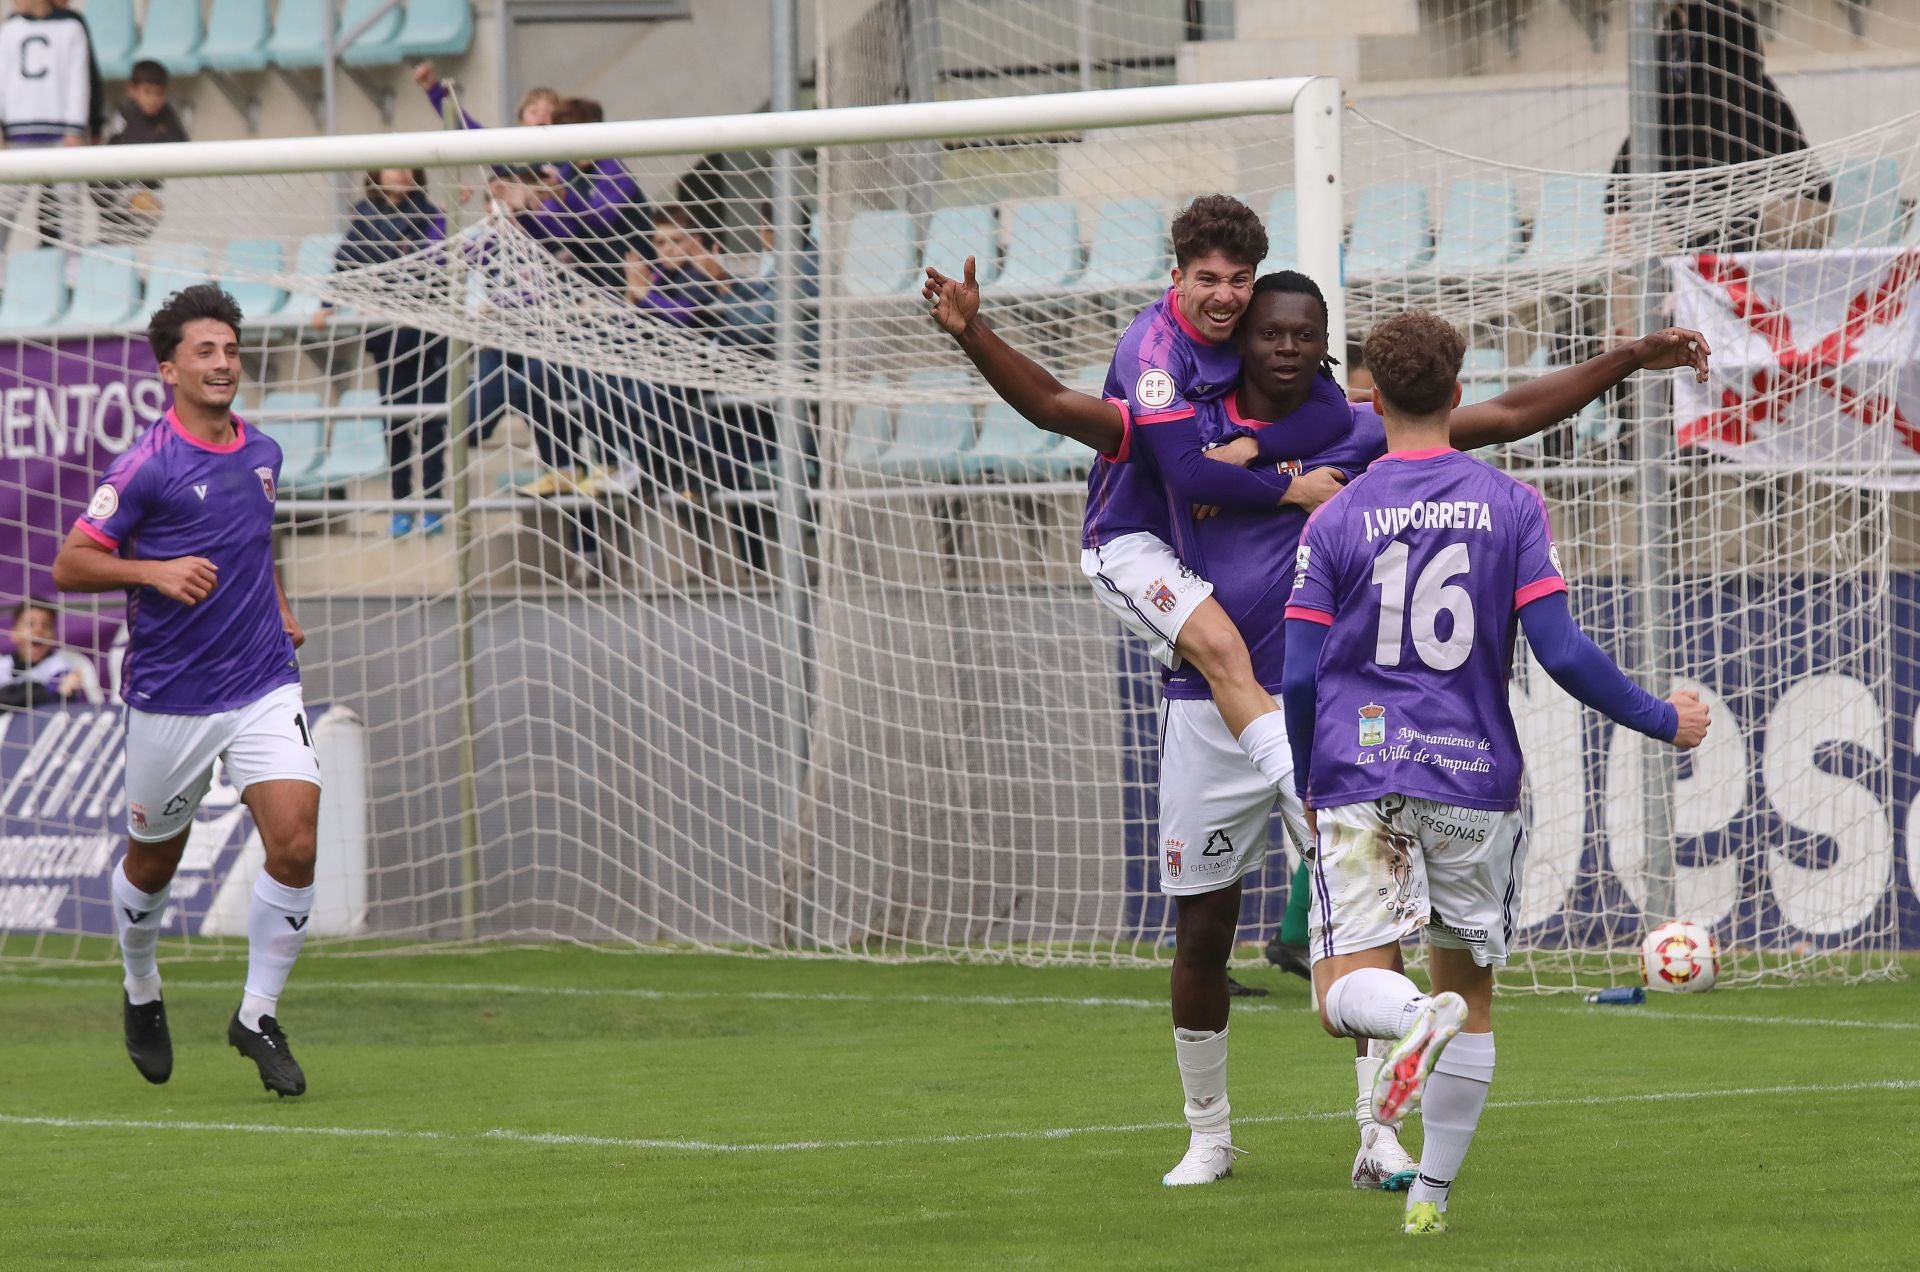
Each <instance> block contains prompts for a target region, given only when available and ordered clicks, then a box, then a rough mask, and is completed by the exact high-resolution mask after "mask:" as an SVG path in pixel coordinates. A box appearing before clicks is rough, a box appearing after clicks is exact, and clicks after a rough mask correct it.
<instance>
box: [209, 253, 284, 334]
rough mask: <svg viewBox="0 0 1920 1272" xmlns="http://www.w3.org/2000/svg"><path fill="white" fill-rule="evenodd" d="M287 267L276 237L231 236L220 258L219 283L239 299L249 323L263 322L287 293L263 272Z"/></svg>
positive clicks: (282, 302)
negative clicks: (269, 280) (244, 237)
mask: <svg viewBox="0 0 1920 1272" xmlns="http://www.w3.org/2000/svg"><path fill="white" fill-rule="evenodd" d="M285 269H286V256H285V254H284V253H283V252H282V251H281V249H280V244H279V242H278V241H277V240H275V239H234V240H233V241H232V242H230V243H228V244H227V252H226V255H225V256H224V257H222V258H221V261H220V285H221V286H222V287H224V288H226V289H227V294H228V295H229V296H231V297H233V298H234V299H235V300H236V301H238V302H240V312H241V313H242V314H245V315H246V319H247V321H248V322H249V323H255V322H264V321H265V320H267V319H269V318H271V317H273V316H274V315H275V314H277V313H279V312H280V306H282V305H284V304H286V303H287V293H286V292H285V291H284V290H282V289H281V287H280V285H279V284H278V283H271V282H268V281H267V280H266V278H265V277H263V276H264V275H267V274H278V273H281V272H282V271H283V270H285Z"/></svg>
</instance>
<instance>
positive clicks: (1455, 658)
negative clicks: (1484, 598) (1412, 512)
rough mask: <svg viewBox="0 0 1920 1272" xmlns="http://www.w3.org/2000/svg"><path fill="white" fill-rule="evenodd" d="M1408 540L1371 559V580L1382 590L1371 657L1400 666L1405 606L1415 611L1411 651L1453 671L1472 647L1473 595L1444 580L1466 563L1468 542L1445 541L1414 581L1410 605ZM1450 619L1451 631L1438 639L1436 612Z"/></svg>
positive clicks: (1441, 668) (1463, 570)
mask: <svg viewBox="0 0 1920 1272" xmlns="http://www.w3.org/2000/svg"><path fill="white" fill-rule="evenodd" d="M1407 551H1408V549H1407V545H1406V544H1404V543H1393V544H1389V545H1388V547H1387V550H1386V551H1385V552H1382V553H1381V554H1380V555H1379V556H1377V557H1375V558H1374V559H1373V584H1374V586H1375V587H1377V588H1379V589H1380V633H1379V635H1378V636H1377V637H1375V639H1374V642H1373V660H1374V661H1375V662H1377V663H1379V664H1380V665H1381V666H1382V667H1398V666H1399V665H1400V647H1401V643H1402V636H1403V635H1404V633H1405V631H1406V625H1407V611H1408V609H1409V608H1411V609H1412V611H1413V652H1414V653H1416V654H1418V655H1420V661H1421V662H1423V663H1425V664H1426V665H1427V666H1429V667H1431V668H1433V669H1434V670H1435V671H1452V670H1453V669H1454V668H1455V667H1458V666H1459V665H1460V664H1461V663H1463V662H1465V661H1467V655H1468V654H1470V653H1472V652H1473V598H1472V597H1471V596H1469V595H1468V594H1467V589H1466V588H1464V587H1461V586H1460V585H1459V584H1457V583H1452V582H1449V581H1448V580H1450V579H1453V578H1456V577H1458V576H1460V575H1462V574H1465V573H1466V572H1467V570H1468V568H1469V566H1470V564H1471V563H1470V562H1469V561H1468V560H1467V545H1466V544H1464V543H1449V544H1448V545H1447V546H1446V547H1444V548H1442V549H1440V551H1439V552H1437V553H1435V554H1434V558H1433V560H1431V561H1429V562H1427V567H1426V569H1424V570H1422V571H1420V577H1419V578H1418V579H1416V580H1414V584H1413V597H1412V600H1411V604H1409V600H1408V597H1407ZM1442 614H1446V615H1449V616H1450V617H1451V618H1452V619H1453V624H1452V628H1453V630H1452V631H1451V633H1450V634H1449V635H1448V636H1447V638H1446V639H1445V640H1441V639H1440V615H1442Z"/></svg>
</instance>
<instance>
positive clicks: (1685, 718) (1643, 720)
mask: <svg viewBox="0 0 1920 1272" xmlns="http://www.w3.org/2000/svg"><path fill="white" fill-rule="evenodd" d="M1289 626H1291V624H1289ZM1520 626H1521V627H1522V628H1524V629H1525V631H1526V633H1527V644H1529V645H1530V646H1532V647H1533V656H1534V658H1535V659H1537V660H1538V661H1539V663H1540V666H1541V667H1542V668H1544V669H1545V670H1546V673H1547V674H1548V675H1549V676H1552V677H1553V678H1554V680H1555V682H1557V683H1558V684H1559V686H1560V687H1561V688H1562V689H1565V690H1566V691H1567V692H1568V693H1570V694H1572V695H1573V696H1574V697H1575V698H1577V699H1579V700H1580V701H1581V702H1584V703H1586V704H1587V705H1588V706H1590V707H1592V708H1593V709H1594V710H1595V711H1598V712H1600V713H1601V714H1602V715H1604V716H1606V717H1607V718H1608V719H1609V720H1612V721H1613V722H1614V723H1615V724H1621V725H1625V726H1626V727H1627V728H1629V729H1632V730H1634V731H1635V732H1637V733H1644V734H1646V735H1647V736H1648V737H1652V738H1658V739H1660V740H1661V741H1662V742H1671V743H1673V744H1674V745H1675V746H1677V747H1680V748H1682V749H1683V750H1685V749H1690V748H1692V747H1696V746H1699V745H1700V741H1701V739H1702V738H1704V737H1706V736H1707V707H1706V704H1705V703H1703V702H1701V701H1700V697H1699V695H1698V694H1695V693H1693V692H1691V691H1690V690H1686V689H1681V690H1679V691H1677V692H1675V693H1674V695H1673V696H1672V697H1671V698H1669V699H1668V700H1667V701H1665V702H1662V701H1661V700H1660V699H1658V698H1656V697H1654V696H1653V695H1652V694H1650V693H1648V692H1647V691H1646V690H1645V689H1642V688H1641V687H1640V686H1639V685H1636V684H1634V683H1633V681H1631V680H1629V679H1627V676H1626V673H1624V672H1622V671H1621V670H1620V668H1619V667H1618V666H1617V665H1615V663H1614V661H1613V659H1611V658H1609V657H1607V655H1606V654H1605V652H1604V651H1602V650H1601V648H1600V647H1599V646H1598V645H1596V644H1594V643H1593V641H1592V640H1590V639H1589V638H1588V637H1587V634H1586V633H1585V632H1583V631H1581V630H1580V625H1579V624H1578V623H1575V622H1574V621H1573V614H1572V613H1571V612H1570V611H1569V610H1568V609H1567V594H1566V593H1565V592H1552V593H1549V594H1547V595H1545V596H1542V597H1539V598H1537V599H1535V600H1532V601H1529V602H1527V603H1526V604H1525V605H1523V606H1522V607H1521V608H1520ZM1287 656H1288V657H1289V658H1291V657H1292V656H1293V647H1292V645H1288V647H1287ZM1289 665H1291V664H1289Z"/></svg>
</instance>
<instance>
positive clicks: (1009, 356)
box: [920, 256, 1225, 467]
mask: <svg viewBox="0 0 1920 1272" xmlns="http://www.w3.org/2000/svg"><path fill="white" fill-rule="evenodd" d="M920 294H921V295H922V296H924V297H925V298H926V300H927V302H928V303H929V304H930V305H931V306H932V308H931V310H930V311H929V312H930V316H931V317H932V318H933V320H934V322H936V323H938V324H939V325H940V328H941V330H943V331H945V332H946V333H947V334H948V335H950V336H952V337H953V339H954V342H955V343H956V344H958V345H959V346H960V351H961V352H962V353H964V354H966V355H967V359H968V361H970V362H972V363H973V365H974V366H975V367H976V368H977V369H978V370H979V372H980V375H981V376H982V378H984V379H985V380H986V382H987V383H988V384H989V385H991V386H992V387H993V391H994V392H995V393H998V394H999V395H1000V398H1001V400H1002V401H1004V402H1005V403H1006V404H1007V405H1008V406H1011V407H1012V408H1013V409H1014V410H1016V411H1018V412H1020V415H1021V417H1022V418H1024V419H1025V420H1026V421H1027V422H1028V423H1029V424H1032V425H1033V426H1034V427H1036V428H1042V429H1045V430H1046V431H1047V432H1049V433H1060V434H1064V435H1065V436H1067V437H1071V438H1072V439H1073V440H1074V441H1076V442H1081V443H1084V444H1085V445H1087V446H1091V447H1092V448H1093V449H1094V450H1096V451H1099V452H1100V453H1101V454H1102V455H1105V456H1106V457H1107V458H1108V459H1118V458H1120V457H1121V456H1122V455H1123V454H1124V452H1125V450H1126V445H1127V421H1126V415H1125V414H1124V413H1123V412H1122V411H1121V409H1120V408H1119V407H1117V406H1115V405H1114V404H1113V403H1112V402H1109V401H1107V400H1106V399H1104V398H1097V397H1093V396H1091V395H1089V394H1086V393H1078V392H1075V391H1074V390H1072V389H1069V388H1068V387H1066V386H1065V385H1064V384H1061V383H1060V381H1058V380H1056V379H1054V378H1053V375H1052V374H1051V373H1050V372H1049V371H1048V370H1047V369H1046V368H1045V367H1043V366H1041V365H1040V364H1039V363H1037V362H1035V361H1034V360H1033V359H1031V358H1029V357H1027V356H1026V355H1025V354H1023V353H1020V352H1019V351H1018V350H1016V349H1014V348H1013V346H1011V345H1009V344H1008V343H1007V342H1006V341H1004V340H1002V339H1001V338H1000V337H999V336H997V335H995V334H994V332H993V330H992V328H990V327H988V326H987V324H986V320H985V319H983V318H981V317H980V286H979V284H978V283H976V282H975V281H974V277H973V257H971V256H969V257H967V263H966V266H965V268H964V269H963V270H962V278H961V281H959V282H955V281H954V280H953V279H951V278H948V277H947V276H946V275H945V274H942V273H941V272H940V271H939V270H937V269H934V268H932V267H931V266H929V267H928V269H927V282H926V286H925V287H923V288H922V289H921V293H920ZM1222 466H1223V467H1224V466H1225V465H1222Z"/></svg>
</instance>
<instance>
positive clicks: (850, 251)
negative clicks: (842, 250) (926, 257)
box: [841, 210, 920, 296]
mask: <svg viewBox="0 0 1920 1272" xmlns="http://www.w3.org/2000/svg"><path fill="white" fill-rule="evenodd" d="M919 259H920V255H919V253H918V252H916V251H914V247H913V218H912V217H911V216H909V215H908V214H907V213H905V212H888V211H880V210H869V211H866V212H858V213H855V214H854V218H853V220H852V221H850V222H849V223H848V224H847V250H846V255H845V257H844V258H843V261H844V268H843V270H842V274H841V277H842V284H843V286H844V287H845V289H846V294H847V295H849V296H898V295H900V294H901V293H902V292H905V291H906V290H907V289H908V286H909V285H910V284H911V283H912V281H913V270H914V264H915V262H916V261H918V260H919Z"/></svg>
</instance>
